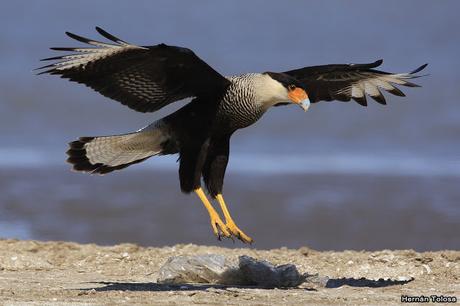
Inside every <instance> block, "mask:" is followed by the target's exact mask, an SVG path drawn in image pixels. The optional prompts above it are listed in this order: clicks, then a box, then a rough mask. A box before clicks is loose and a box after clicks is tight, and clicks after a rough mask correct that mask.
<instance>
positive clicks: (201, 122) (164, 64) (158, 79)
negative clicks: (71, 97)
mask: <svg viewBox="0 0 460 306" xmlns="http://www.w3.org/2000/svg"><path fill="white" fill-rule="evenodd" d="M96 29H97V31H98V32H99V33H100V34H101V35H102V36H104V37H106V38H107V39H109V40H111V41H112V42H113V43H105V42H100V41H94V40H90V39H87V38H84V37H81V36H78V35H75V34H71V33H67V34H68V35H69V36H70V37H71V38H73V39H76V40H78V41H81V42H84V43H86V44H89V45H91V46H92V47H90V48H52V49H54V50H58V51H71V52H74V53H73V54H68V55H64V56H58V57H52V58H48V59H45V60H55V61H56V62H54V63H53V64H50V65H47V66H44V67H41V68H40V69H45V70H44V71H42V72H41V73H49V74H55V75H60V76H61V77H63V78H66V79H69V80H71V81H75V82H78V83H83V84H85V85H87V86H89V87H91V88H92V89H94V90H96V91H98V92H99V93H101V94H103V95H104V96H106V97H109V98H111V99H114V100H116V101H119V102H121V103H122V104H124V105H126V106H128V107H130V108H132V109H134V110H136V111H139V112H154V111H156V110H158V109H160V108H162V107H164V106H165V105H168V104H170V103H173V102H175V101H178V100H181V99H185V98H192V100H191V102H189V103H188V104H186V105H185V106H184V107H182V108H181V109H179V110H178V111H176V112H174V113H172V114H170V115H168V116H166V117H164V118H162V119H160V120H158V121H156V122H154V123H152V124H150V125H149V126H147V127H145V128H143V129H141V130H138V131H136V132H133V133H129V134H124V135H114V136H99V137H82V138H80V139H79V140H76V141H74V142H71V143H70V148H69V150H68V151H67V154H68V156H69V158H68V160H67V161H68V162H69V163H71V164H72V165H73V169H75V170H77V171H86V172H90V173H99V174H105V173H109V172H111V171H114V170H119V169H122V168H125V167H127V166H129V165H132V164H135V163H139V162H141V161H144V160H146V159H147V158H149V157H151V156H155V155H165V154H177V153H178V154H179V161H180V165H179V178H180V186H181V189H182V191H183V192H186V193H189V192H192V191H195V192H197V194H198V195H199V196H200V199H201V200H202V201H203V203H205V202H206V200H205V199H204V198H203V196H204V195H203V194H202V193H201V188H200V186H201V179H203V181H204V183H205V185H206V187H207V190H208V192H209V194H210V195H211V196H212V197H213V198H215V199H217V200H218V201H219V204H221V206H222V207H225V204H222V203H223V198H222V197H221V194H222V188H223V181H224V176H225V170H226V167H227V163H228V160H229V152H230V137H231V136H232V134H233V133H234V132H235V131H236V130H238V129H241V128H245V127H248V126H250V125H252V124H253V123H255V122H256V121H257V120H259V119H260V118H261V116H262V115H263V114H264V113H265V112H266V111H267V110H268V109H269V108H270V107H272V106H279V105H285V104H298V105H300V106H301V107H302V108H303V109H304V110H307V109H308V106H309V103H310V102H311V103H315V102H319V101H332V100H339V101H350V100H352V99H353V100H355V101H356V102H358V103H359V104H361V105H363V106H365V105H367V100H366V95H369V96H370V97H372V98H373V99H374V100H376V101H377V102H378V103H380V104H386V101H385V98H384V96H383V95H382V93H381V90H380V89H383V90H386V91H387V92H390V93H392V94H394V95H397V96H404V94H403V93H402V92H401V91H400V90H399V89H398V88H397V87H395V86H394V84H397V85H403V86H409V87H414V86H417V85H415V84H413V83H411V82H409V81H408V79H413V78H417V77H419V76H417V75H415V73H417V72H419V71H421V70H422V69H423V68H425V66H426V65H423V66H421V67H419V68H417V69H416V70H414V71H412V72H410V73H400V74H392V73H387V72H382V71H378V70H374V68H376V67H377V66H379V65H380V64H382V61H381V60H380V61H376V62H374V63H370V64H340V65H323V66H313V67H305V68H301V69H295V70H290V71H285V72H281V73H277V72H265V73H248V74H243V75H240V76H234V77H224V76H222V75H221V74H219V73H218V72H217V71H215V70H214V69H213V68H212V67H211V66H209V65H208V64H206V63H205V62H204V61H203V60H201V59H200V58H199V57H198V56H196V55H195V54H194V53H193V52H192V51H191V50H189V49H186V48H181V47H174V46H167V45H165V44H159V45H156V46H142V47H141V46H136V45H133V44H130V43H127V42H125V41H122V40H120V39H118V38H116V37H114V36H113V35H111V34H109V33H107V32H105V31H104V30H102V29H100V28H96ZM308 98H309V99H308ZM205 206H206V208H207V209H208V212H209V213H210V216H211V220H212V222H211V223H212V224H213V222H214V221H213V220H217V219H216V218H217V217H216V216H215V214H214V212H212V208H209V206H208V205H207V204H206V203H205ZM223 210H224V213H225V210H226V208H225V209H224V208H223ZM227 214H228V212H227ZM227 217H228V219H230V217H229V216H227V215H226V219H227ZM217 221H219V220H217ZM217 221H216V222H217ZM227 221H228V220H227ZM230 221H231V222H227V223H228V224H227V225H228V229H229V232H226V230H225V229H224V230H223V233H224V235H225V236H227V237H230V236H229V233H231V234H232V235H234V236H236V237H238V238H240V239H242V240H243V241H245V242H250V241H252V240H251V239H250V238H249V237H245V236H244V233H242V231H240V230H239V229H238V228H237V227H236V225H234V224H233V225H232V222H233V221H232V220H231V219H230ZM215 224H216V225H218V227H219V228H220V229H221V230H222V228H223V227H224V226H227V225H223V224H222V222H220V221H219V222H217V223H215ZM213 227H214V225H213ZM214 231H215V233H216V231H217V232H219V231H218V230H216V228H215V227H214ZM219 235H220V234H219ZM241 237H243V238H241Z"/></svg>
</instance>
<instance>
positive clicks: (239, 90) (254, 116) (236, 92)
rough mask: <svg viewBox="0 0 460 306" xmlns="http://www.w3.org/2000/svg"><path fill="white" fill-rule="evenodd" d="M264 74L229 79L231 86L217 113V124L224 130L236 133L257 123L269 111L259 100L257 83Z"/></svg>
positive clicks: (249, 74) (244, 75) (248, 74)
mask: <svg viewBox="0 0 460 306" xmlns="http://www.w3.org/2000/svg"><path fill="white" fill-rule="evenodd" d="M261 77H262V74H258V73H247V74H243V75H239V76H231V77H227V79H228V80H229V81H231V85H230V86H229V87H228V89H227V91H226V92H225V94H224V96H223V97H222V100H221V102H220V106H219V109H218V112H217V117H216V124H217V126H218V128H219V129H220V130H221V131H222V130H226V131H227V132H229V131H232V132H233V131H235V130H237V129H242V128H245V127H248V126H250V125H251V124H253V123H255V122H256V121H257V120H259V119H260V117H262V115H263V114H264V113H265V111H266V110H267V107H265V105H264V104H263V103H260V101H258V99H257V93H256V90H255V89H256V86H255V83H257V82H258V80H259V79H260V78H261Z"/></svg>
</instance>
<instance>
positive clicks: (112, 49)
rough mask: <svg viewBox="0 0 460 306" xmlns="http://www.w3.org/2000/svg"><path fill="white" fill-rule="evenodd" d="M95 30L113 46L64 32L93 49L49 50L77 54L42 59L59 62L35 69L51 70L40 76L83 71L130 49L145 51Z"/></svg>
mask: <svg viewBox="0 0 460 306" xmlns="http://www.w3.org/2000/svg"><path fill="white" fill-rule="evenodd" d="M96 30H97V31H98V32H99V33H100V34H101V35H103V36H104V37H106V38H108V39H110V40H111V41H113V42H114V43H115V44H109V43H105V42H101V41H97V40H92V39H88V38H85V37H82V36H79V35H76V34H73V33H69V32H66V34H67V35H68V36H69V37H70V38H73V39H75V40H78V41H80V42H83V43H86V44H89V45H92V46H94V47H90V48H51V49H52V50H58V51H71V52H77V53H74V54H68V55H64V56H57V57H51V58H45V59H43V60H44V61H47V60H59V61H58V62H56V63H53V64H51V65H46V66H43V67H40V68H37V69H43V68H51V70H47V71H43V72H40V74H42V73H47V72H50V71H53V70H58V71H64V70H69V69H72V68H79V69H82V70H84V69H85V67H86V66H87V65H88V64H89V63H93V62H96V61H98V60H101V59H104V58H107V57H110V56H113V55H115V54H119V53H123V52H126V51H129V50H132V49H147V48H144V47H141V46H137V45H133V44H130V43H127V42H125V41H123V40H121V39H119V38H116V37H115V36H113V35H111V34H109V33H107V32H105V31H104V30H102V29H101V28H98V27H96Z"/></svg>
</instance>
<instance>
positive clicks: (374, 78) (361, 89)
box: [338, 73, 416, 98]
mask: <svg viewBox="0 0 460 306" xmlns="http://www.w3.org/2000/svg"><path fill="white" fill-rule="evenodd" d="M413 78H414V75H411V74H409V73H399V74H379V75H375V74H368V77H367V78H364V79H362V80H359V81H356V82H354V83H352V85H351V97H352V98H362V97H363V96H364V95H365V94H367V95H369V96H371V97H378V96H381V95H382V93H381V92H380V90H379V89H384V90H386V91H394V90H397V89H396V87H395V86H393V84H398V85H403V86H411V87H413V86H416V85H415V84H413V83H411V82H409V81H407V80H408V79H413ZM398 91H399V90H398ZM346 92H347V91H344V90H340V91H338V93H346ZM348 92H349V91H348Z"/></svg>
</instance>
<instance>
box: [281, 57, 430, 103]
mask: <svg viewBox="0 0 460 306" xmlns="http://www.w3.org/2000/svg"><path fill="white" fill-rule="evenodd" d="M382 63H383V60H381V59H380V60H378V61H375V62H373V63H368V64H333V65H321V66H312V67H305V68H300V69H295V70H290V71H286V72H284V73H286V74H288V75H290V76H292V77H295V78H296V79H297V80H298V81H299V82H300V83H301V84H303V86H304V87H305V90H306V91H307V93H308V96H309V98H310V101H311V102H313V103H314V102H319V101H332V100H338V101H350V100H351V99H353V100H354V101H356V102H357V103H359V104H360V105H363V106H367V99H366V95H369V96H370V97H371V98H373V99H374V100H375V101H377V102H378V103H380V104H386V100H385V97H384V96H383V94H382V92H381V91H380V89H384V90H386V91H387V92H389V93H392V94H394V95H396V96H404V93H403V92H402V91H401V90H400V89H398V88H397V87H396V86H395V84H397V85H402V86H407V87H419V85H417V84H414V83H412V82H409V81H408V80H409V79H414V78H418V77H421V75H415V74H416V73H418V72H420V71H421V70H423V69H424V68H425V67H426V66H427V64H424V65H422V66H420V67H418V68H417V69H415V70H413V71H412V72H409V73H400V74H394V73H389V72H385V71H379V70H375V69H374V68H376V67H378V66H380V65H381V64H382Z"/></svg>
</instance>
